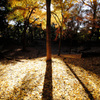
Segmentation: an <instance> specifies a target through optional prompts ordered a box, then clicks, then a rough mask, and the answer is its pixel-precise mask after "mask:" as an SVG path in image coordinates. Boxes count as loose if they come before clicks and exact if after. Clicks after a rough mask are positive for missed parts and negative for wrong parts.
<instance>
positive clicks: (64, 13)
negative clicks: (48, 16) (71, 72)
mask: <svg viewBox="0 0 100 100" xmlns="http://www.w3.org/2000/svg"><path fill="white" fill-rule="evenodd" d="M74 2H75V0H73V1H72V0H68V1H67V0H59V1H56V0H53V3H52V4H53V6H54V11H52V14H53V17H54V18H55V20H56V23H57V24H58V27H59V29H58V30H59V31H60V32H59V33H60V34H59V37H60V39H59V49H58V56H59V55H60V52H61V40H62V35H63V30H64V28H66V24H65V23H66V22H65V19H67V18H68V17H69V15H70V14H69V10H70V8H72V7H73V5H74ZM57 35H58V34H57Z"/></svg>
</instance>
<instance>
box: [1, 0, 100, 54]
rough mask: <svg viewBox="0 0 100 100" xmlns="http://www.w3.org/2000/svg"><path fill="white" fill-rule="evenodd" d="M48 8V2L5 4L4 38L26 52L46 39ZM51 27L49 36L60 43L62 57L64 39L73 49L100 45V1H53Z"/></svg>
mask: <svg viewBox="0 0 100 100" xmlns="http://www.w3.org/2000/svg"><path fill="white" fill-rule="evenodd" d="M46 7H47V5H46V1H45V0H34V1H33V0H25V1H24V0H13V1H12V0H1V1H0V11H1V12H0V23H1V24H0V25H1V26H0V34H1V37H7V38H9V39H11V40H13V41H16V42H13V43H18V44H21V45H22V44H23V49H25V47H26V46H32V44H33V42H34V39H46V21H47V20H48V19H47V18H49V17H50V16H48V17H47V16H46V11H47V8H46ZM47 22H48V21H47ZM49 26H50V25H49ZM51 26H52V27H51V29H50V28H49V31H47V33H48V32H50V30H51V33H49V34H51V39H52V41H54V40H55V41H57V40H60V42H59V54H60V49H61V39H62V41H65V40H66V41H67V42H65V43H66V44H67V43H69V44H73V45H75V43H76V44H77V43H81V42H83V41H85V42H87V41H90V42H91V41H99V40H100V2H99V0H89V1H87V0H58V1H56V0H52V1H51ZM66 46H67V45H66ZM50 48H51V47H50ZM50 48H49V49H50Z"/></svg>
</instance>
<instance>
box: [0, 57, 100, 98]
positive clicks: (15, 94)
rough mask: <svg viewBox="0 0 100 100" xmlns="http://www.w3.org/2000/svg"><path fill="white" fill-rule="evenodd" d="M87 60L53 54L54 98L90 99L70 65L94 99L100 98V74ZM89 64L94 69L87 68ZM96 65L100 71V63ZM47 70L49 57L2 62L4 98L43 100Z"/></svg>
mask: <svg viewBox="0 0 100 100" xmlns="http://www.w3.org/2000/svg"><path fill="white" fill-rule="evenodd" d="M98 59H99V58H98ZM94 60H95V59H94ZM86 61H87V60H86ZM86 61H84V60H80V59H71V58H63V57H57V56H53V58H52V86H53V88H52V94H53V100H90V98H89V95H88V93H86V91H85V89H84V87H83V86H82V84H81V83H80V81H79V80H78V79H77V78H76V77H75V75H74V74H73V73H72V72H71V70H70V69H69V67H68V66H67V65H66V64H68V65H69V66H70V67H71V68H72V69H73V71H74V72H75V74H76V75H77V77H78V78H79V79H80V80H81V82H82V83H83V84H84V85H85V87H86V88H87V89H88V90H89V92H90V94H92V96H93V98H94V99H95V100H100V74H99V73H98V74H97V73H94V71H92V70H93V68H94V67H93V66H92V64H91V62H88V61H87V63H86ZM5 63H6V62H5ZM79 63H80V64H79ZM96 63H99V62H97V61H96ZM79 65H80V66H79ZM81 65H83V66H85V67H82V66H81ZM86 66H87V67H90V69H91V70H89V69H88V68H87V69H86ZM96 68H97V69H96V70H98V71H99V72H100V65H99V66H98V67H96ZM45 71H46V57H41V58H34V59H28V60H26V59H21V60H20V61H18V62H17V63H15V64H14V63H9V64H0V100H41V99H42V93H43V85H44V78H45Z"/></svg>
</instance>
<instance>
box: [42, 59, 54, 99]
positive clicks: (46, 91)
mask: <svg viewBox="0 0 100 100" xmlns="http://www.w3.org/2000/svg"><path fill="white" fill-rule="evenodd" d="M52 99H53V96H52V61H47V62H46V73H45V79H44V86H43V93H42V100H52Z"/></svg>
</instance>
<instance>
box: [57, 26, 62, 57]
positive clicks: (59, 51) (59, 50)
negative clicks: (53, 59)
mask: <svg viewBox="0 0 100 100" xmlns="http://www.w3.org/2000/svg"><path fill="white" fill-rule="evenodd" d="M61 40H62V27H60V40H59V49H58V56H60V53H61Z"/></svg>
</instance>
